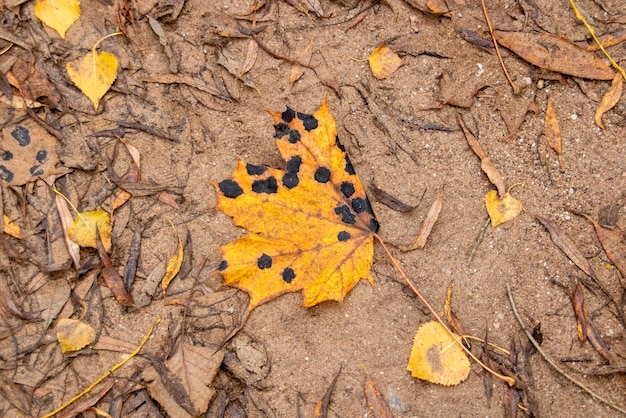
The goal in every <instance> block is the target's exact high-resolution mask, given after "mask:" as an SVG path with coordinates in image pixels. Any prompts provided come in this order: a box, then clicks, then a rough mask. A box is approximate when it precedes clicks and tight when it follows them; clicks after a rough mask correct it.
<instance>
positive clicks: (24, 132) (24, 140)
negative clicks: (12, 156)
mask: <svg viewBox="0 0 626 418" xmlns="http://www.w3.org/2000/svg"><path fill="white" fill-rule="evenodd" d="M11 136H12V137H13V138H15V140H16V141H17V143H18V144H20V147H25V146H26V145H28V144H30V132H28V129H26V128H24V127H23V126H16V127H15V129H13V131H12V132H11Z"/></svg>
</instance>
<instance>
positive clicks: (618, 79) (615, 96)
mask: <svg viewBox="0 0 626 418" xmlns="http://www.w3.org/2000/svg"><path fill="white" fill-rule="evenodd" d="M623 86H624V79H623V78H622V75H621V74H620V73H615V77H613V81H612V82H611V87H609V89H608V90H607V91H606V93H604V96H602V100H601V101H600V104H599V105H598V108H597V109H596V114H595V120H596V125H598V126H599V127H600V128H602V130H604V129H606V128H605V127H604V123H602V115H604V114H605V113H606V112H608V111H609V110H611V109H612V108H613V106H615V105H616V104H617V102H619V99H620V97H622V88H623Z"/></svg>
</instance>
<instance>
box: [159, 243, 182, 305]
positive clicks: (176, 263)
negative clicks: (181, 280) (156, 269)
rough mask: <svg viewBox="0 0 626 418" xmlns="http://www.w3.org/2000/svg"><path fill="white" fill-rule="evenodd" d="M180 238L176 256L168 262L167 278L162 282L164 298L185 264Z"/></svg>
mask: <svg viewBox="0 0 626 418" xmlns="http://www.w3.org/2000/svg"><path fill="white" fill-rule="evenodd" d="M177 238H178V245H177V247H176V252H175V253H174V255H173V256H172V257H171V258H170V259H169V260H168V261H167V267H166V268H165V276H163V279H162V280H161V288H162V289H163V296H165V291H166V290H167V286H169V284H170V282H171V281H172V280H173V279H174V277H176V275H177V274H178V272H179V271H180V266H181V264H183V242H182V241H181V239H180V237H179V236H177Z"/></svg>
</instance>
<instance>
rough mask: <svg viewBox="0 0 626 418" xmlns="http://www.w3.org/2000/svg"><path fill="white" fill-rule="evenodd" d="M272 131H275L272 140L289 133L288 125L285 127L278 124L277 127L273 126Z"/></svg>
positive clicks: (282, 124) (284, 124) (283, 124)
mask: <svg viewBox="0 0 626 418" xmlns="http://www.w3.org/2000/svg"><path fill="white" fill-rule="evenodd" d="M274 129H275V130H276V133H275V134H274V138H277V139H279V138H282V137H283V136H285V135H287V134H288V133H289V131H290V129H289V125H287V124H286V123H279V124H278V125H274Z"/></svg>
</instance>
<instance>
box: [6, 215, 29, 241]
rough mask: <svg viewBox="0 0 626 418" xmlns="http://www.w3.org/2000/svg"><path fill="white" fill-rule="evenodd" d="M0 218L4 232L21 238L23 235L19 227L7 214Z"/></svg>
mask: <svg viewBox="0 0 626 418" xmlns="http://www.w3.org/2000/svg"><path fill="white" fill-rule="evenodd" d="M2 220H3V223H4V227H3V230H4V233H5V234H8V235H11V236H12V237H13V238H18V239H23V238H24V235H22V231H21V230H20V227H19V226H17V225H16V224H15V223H14V222H13V221H12V220H11V219H10V218H9V217H8V216H7V215H2Z"/></svg>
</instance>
